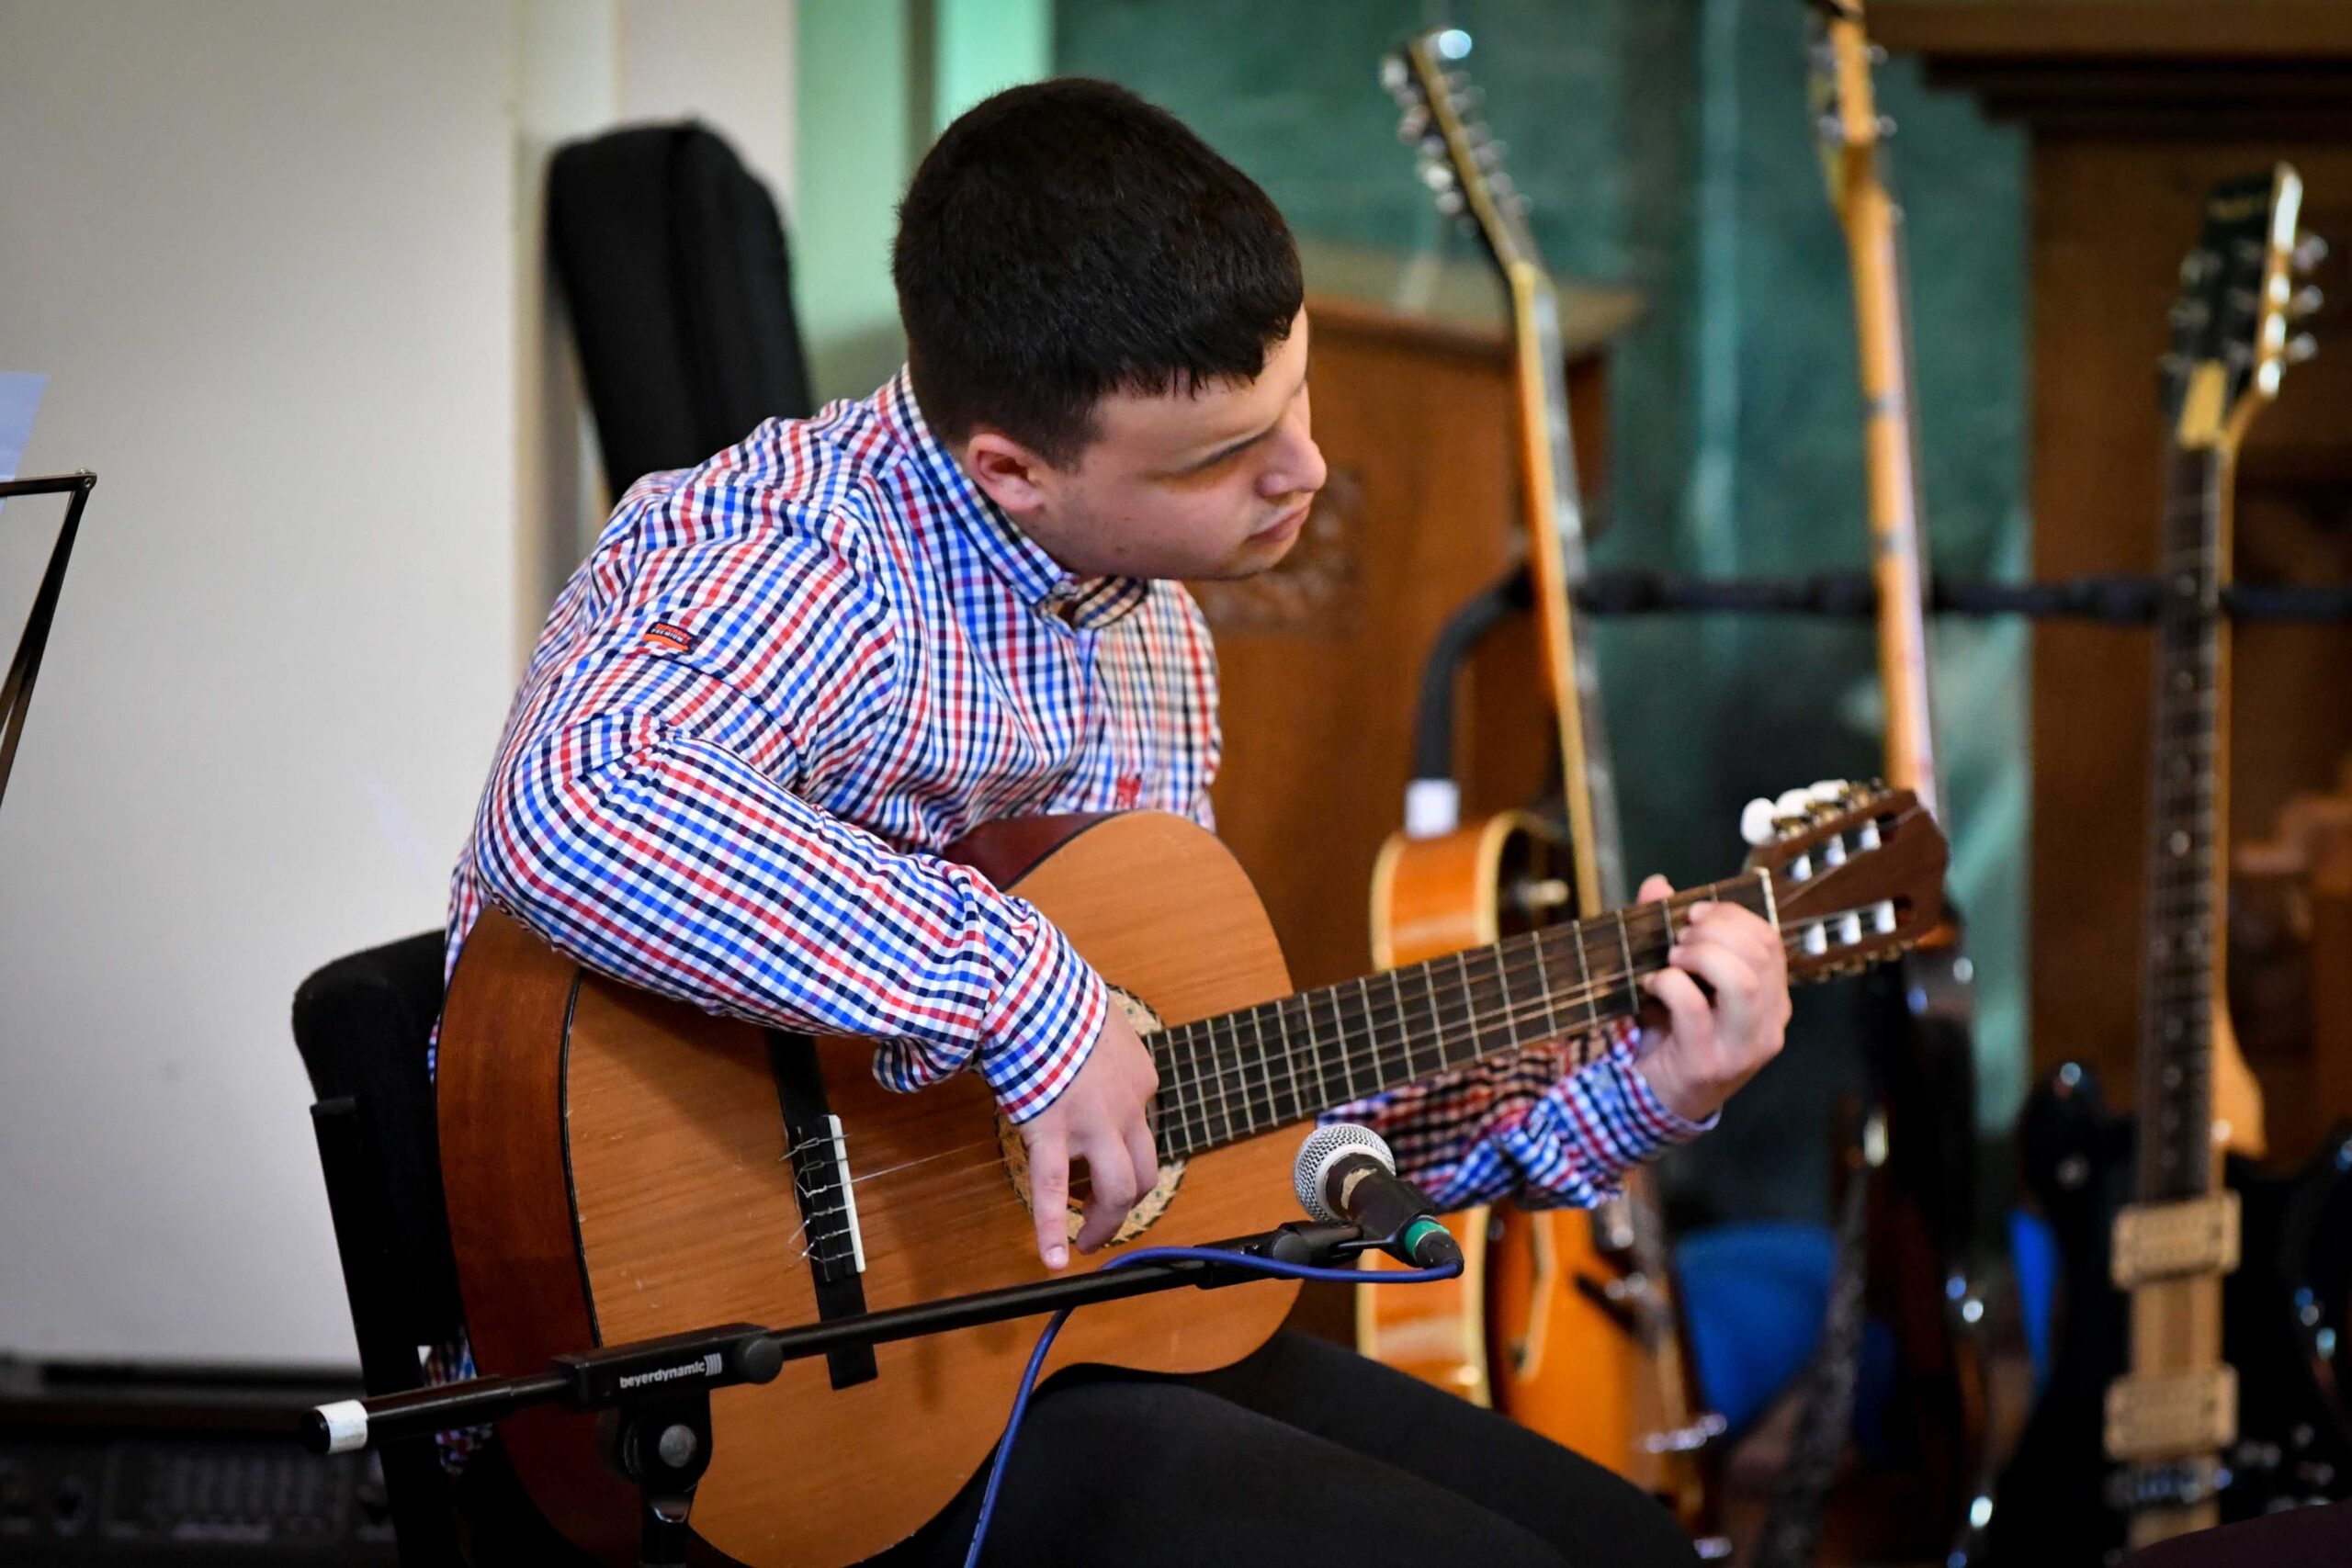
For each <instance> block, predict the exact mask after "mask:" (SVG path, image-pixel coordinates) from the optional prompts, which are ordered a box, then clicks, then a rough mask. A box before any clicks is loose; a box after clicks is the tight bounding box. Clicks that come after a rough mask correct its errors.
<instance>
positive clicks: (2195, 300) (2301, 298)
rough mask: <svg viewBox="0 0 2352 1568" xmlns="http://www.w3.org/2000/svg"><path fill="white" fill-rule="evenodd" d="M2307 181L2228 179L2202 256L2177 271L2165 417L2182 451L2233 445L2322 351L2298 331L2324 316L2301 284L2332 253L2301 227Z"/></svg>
mask: <svg viewBox="0 0 2352 1568" xmlns="http://www.w3.org/2000/svg"><path fill="white" fill-rule="evenodd" d="M2302 200H2303V182H2302V179H2301V176H2300V175H2297V174H2296V173H2295V170H2294V167H2293V165H2291V164H2278V166H2277V167H2275V168H2274V169H2272V170H2271V171H2270V173H2269V174H2267V175H2252V176H2249V177H2247V178H2244V179H2235V180H2229V181H2226V182H2224V183H2223V184H2222V185H2220V186H2215V187H2214V190H2213V193H2212V195H2211V196H2209V197H2206V199H2205V225H2204V231H2203V232H2202V233H2201V234H2200V235H2199V238H2198V242H2197V248H2196V249H2195V250H2193V251H2191V252H2189V254H2188V258H2187V259H2186V260H2184V261H2183V262H2182V263H2181V264H2180V296H2179V298H2178V299H2177V300H2175V301H2174V304H2173V308H2172V329H2173V330H2172V349H2171V352H2169V353H2168V354H2166V355H2165V357H2164V362H2163V365H2164V407H2165V419H2166V421H2167V422H2168V423H2170V424H2171V426H2172V431H2173V439H2174V441H2175V443H2176V444H2177V446H2181V447H2182V448H2184V449H2188V448H2195V447H2200V446H2225V445H2233V444H2234V443H2235V442H2236V441H2237V439H2238V438H2239V437H2240V436H2241V435H2242V434H2244V433H2245V425H2246V423H2247V422H2249V421H2250V420H2252V419H2253V417H2254V415H2255V413H2256V412H2257V411H2258V410H2259V409H2260V408H2261V407H2262V405H2263V404H2265V403H2267V402H2268V401H2269V400H2271V399H2272V398H2274V397H2276V396H2277V395H2278V383H2279V380H2280V378H2282V377H2283V376H2284V375H2285V374H2286V368H2287V367H2288V366H2290V365H2292V364H2296V363H2299V362H2300V361H2301V360H2305V359H2308V358H2310V357H2311V355H2312V353H2313V351H2314V350H2315V349H2316V347H2317V344H2315V343H2314V342H2313V341H2312V337H2311V335H2310V334H2309V333H2294V332H2293V330H2292V329H2293V328H2294V326H2295V324H2296V323H2298V322H2299V321H2301V320H2302V319H2303V318H2304V317H2307V316H2309V315H2310V314H2312V312H2313V311H2314V310H2318V309H2319V303H2320V300H2319V290H2318V289H2317V288H2312V287H2310V286H2308V285H2306V284H2303V283H2302V282H2301V279H2302V278H2303V277H2304V276H2307V275H2308V274H2309V273H2310V272H2311V271H2312V268H2313V267H2315V266H2317V265H2318V264H2319V262H2320V260H2321V259H2322V258H2323V257H2324V256H2325V255H2326V254H2327V247H2326V245H2325V244H2324V243H2323V242H2321V241H2320V240H2318V239H2317V238H2316V237H2313V236H2309V235H2304V234H2302V233H2301V232H2300V231H2298V230H2297V228H2296V222H2297V220H2298V218H2299V217H2300V215H2301V210H2302Z"/></svg>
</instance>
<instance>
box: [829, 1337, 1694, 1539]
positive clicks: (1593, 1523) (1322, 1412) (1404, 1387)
mask: <svg viewBox="0 0 2352 1568" xmlns="http://www.w3.org/2000/svg"><path fill="white" fill-rule="evenodd" d="M985 1481H986V1476H985V1474H983V1475H982V1476H981V1477H979V1478H977V1479H976V1480H975V1481H974V1482H973V1483H972V1484H971V1485H969V1486H967V1487H966V1488H965V1490H964V1492H963V1494H962V1495H960V1496H958V1497H957V1498H956V1501H955V1503H953V1504H952V1505H950V1506H948V1508H947V1509H946V1511H945V1512H944V1513H942V1514H941V1515H940V1516H939V1517H937V1518H935V1519H933V1521H932V1522H931V1523H930V1524H928V1525H926V1526H924V1527H923V1528H922V1529H921V1530H919V1531H917V1532H916V1533H915V1535H914V1537H913V1538H912V1539H910V1540H908V1541H906V1542H904V1543H903V1544H901V1545H900V1546H899V1547H896V1548H894V1549H893V1550H891V1551H887V1552H885V1553H883V1554H882V1555H881V1556H880V1557H877V1558H875V1559H873V1560H872V1562H870V1563H869V1564H868V1568H885V1565H888V1568H949V1565H952V1564H956V1563H960V1562H963V1560H964V1552H965V1550H966V1548H967V1546H968V1545H969V1543H970V1540H971V1535H972V1525H973V1522H974V1521H975V1519H977V1518H978V1514H979V1506H980V1490H981V1486H982V1484H983V1483H985ZM984 1561H985V1562H987V1563H989V1564H991V1565H998V1568H1016V1565H1017V1568H1054V1565H1056V1564H1064V1563H1067V1564H1072V1565H1076V1564H1081V1563H1083V1564H1096V1563H1113V1562H1115V1563H1119V1564H1121V1565H1122V1568H1151V1565H1153V1564H1158V1563H1168V1564H1196V1563H1207V1562H1214V1563H1217V1564H1219V1565H1220V1568H1223V1565H1225V1564H1250V1563H1268V1564H1283V1565H1284V1568H1289V1565H1292V1564H1297V1563H1313V1562H1345V1563H1347V1564H1349V1568H1383V1565H1385V1564H1392V1563H1393V1564H1396V1565H1397V1568H1408V1565H1410V1568H1442V1565H1444V1564H1449V1563H1461V1564H1465V1565H1467V1564H1476V1565H1478V1568H1521V1565H1522V1564H1524V1565H1525V1568H1562V1565H1563V1564H1569V1565H1575V1568H1585V1565H1598V1564H1604V1563H1605V1564H1609V1565H1611V1568H1648V1565H1650V1564H1667V1563H1674V1564H1685V1565H1687V1564H1689V1563H1691V1562H1696V1561H1697V1554H1696V1553H1695V1552H1694V1551H1692V1550H1691V1543H1690V1541H1689V1540H1688V1539H1687V1538H1686V1537H1685V1536H1684V1535H1683V1534H1682V1532H1681V1530H1680V1529H1679V1528H1678V1527H1677V1526H1676V1524H1675V1522H1674V1519H1673V1517H1672V1516H1670V1515H1669V1514H1668V1512H1667V1511H1666V1509H1665V1508H1663V1507H1662V1506H1659V1505H1658V1504H1657V1502H1656V1501H1655V1500H1654V1499H1652V1498H1650V1497H1649V1496H1647V1495H1645V1494H1643V1493H1641V1492H1639V1491H1637V1490H1635V1489H1634V1486H1632V1485H1631V1484H1630V1483H1627V1482H1625V1481H1624V1480H1623V1479H1621V1478H1620V1477H1618V1476H1616V1475H1613V1474H1611V1473H1610V1472H1608V1471H1605V1470H1603V1469H1601V1468H1600V1466H1599V1465H1597V1464H1594V1463H1592V1462H1590V1461H1588V1460H1584V1459H1580V1458H1578V1457H1577V1455H1575V1454H1573V1453H1570V1452H1569V1451H1568V1450H1566V1449H1564V1448H1561V1447H1560V1446H1559V1445H1558V1444H1556V1443H1554V1442H1552V1441H1550V1440H1549V1439H1547V1438H1540V1437H1537V1436H1536V1435H1535V1434H1534V1433H1532V1432H1530V1431H1528V1430H1527V1429H1526V1428H1524V1427H1517V1426H1514V1425H1512V1424H1511V1423H1510V1421H1507V1420H1505V1419H1504V1418H1503V1417H1501V1416H1497V1415H1495V1414H1493V1413H1492V1412H1491V1411H1486V1410H1480V1409H1478V1408H1477V1407H1476V1406H1475V1405H1472V1404H1467V1403H1465V1402H1464V1401H1463V1400H1460V1399H1457V1398H1455V1397H1454V1396H1453V1395H1452V1394H1450V1393H1443V1392H1442V1391H1440V1390H1438V1389H1435V1388H1432V1387H1430V1385H1429V1384H1427V1383H1424V1382H1419V1381H1417V1380H1415V1379H1413V1378H1409V1377H1407V1376H1406V1375H1404V1374H1403V1373H1402V1372H1398V1371H1394V1370H1392V1369H1390V1368H1388V1367H1385V1366H1382V1365H1380V1364H1378V1363H1377V1362H1374V1361H1369V1360H1366V1359H1364V1358H1363V1357H1361V1356H1358V1355H1356V1354H1354V1353H1353V1352H1351V1351H1348V1350H1343V1349H1341V1348H1339V1347H1337V1346H1335V1345H1331V1344H1329V1343H1327V1342H1325V1341H1323V1340H1320V1339H1316V1338H1313V1337H1309V1336H1306V1335H1303V1334H1294V1333H1289V1332H1283V1333H1281V1334H1278V1335H1276V1336H1275V1337H1273V1339H1272V1341H1271V1342H1269V1343H1268V1344H1267V1345H1266V1347H1265V1348H1263V1349H1261V1350H1260V1351H1258V1352H1257V1354H1255V1355H1253V1356H1251V1357H1250V1358H1249V1359H1246V1360H1243V1361H1241V1362H1238V1364H1236V1365H1234V1366H1231V1367H1227V1368H1226V1369H1224V1370H1223V1371H1215V1372H1206V1373H1202V1374H1199V1375H1196V1376H1191V1377H1153V1376H1147V1375H1141V1374H1135V1373H1125V1372H1114V1371H1104V1370H1099V1369H1090V1368H1078V1369H1073V1370H1071V1371H1069V1372H1066V1373H1063V1374H1061V1375H1060V1376H1058V1377H1057V1378H1055V1379H1053V1380H1052V1381H1051V1382H1048V1383H1047V1384H1046V1386H1045V1388H1044V1389H1042V1390H1040V1391H1039V1393H1038V1394H1037V1397H1036V1398H1035V1400H1033V1401H1032V1402H1031V1404H1030V1406H1029V1414H1028V1416H1026V1417H1025V1418H1024V1419H1023V1422H1022V1427H1021V1432H1020V1435H1019V1437H1018V1438H1016V1439H1015V1441H1014V1444H1013V1451H1012V1465H1011V1467H1010V1468H1009V1469H1008V1470H1007V1471H1006V1472H1005V1478H1004V1487H1003V1490H1002V1492H1001V1494H1000V1495H999V1496H998V1498H997V1506H996V1519H995V1522H994V1523H993V1524H991V1525H990V1526H989V1542H988V1551H987V1554H986V1556H985V1559H984Z"/></svg>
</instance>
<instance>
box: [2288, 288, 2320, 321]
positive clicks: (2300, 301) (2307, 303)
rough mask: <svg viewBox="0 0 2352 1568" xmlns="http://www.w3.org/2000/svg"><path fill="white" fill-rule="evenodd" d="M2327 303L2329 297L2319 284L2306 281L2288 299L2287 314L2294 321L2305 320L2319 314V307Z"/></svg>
mask: <svg viewBox="0 0 2352 1568" xmlns="http://www.w3.org/2000/svg"><path fill="white" fill-rule="evenodd" d="M2325 303H2327V297H2326V296H2325V295H2324V294H2322V293H2321V292H2320V291H2319V285H2317V284H2316V283H2306V284H2304V285H2303V286H2302V287H2301V288H2298V289H2296V290H2295V292H2294V294H2293V295H2292V296H2291V297H2290V299H2288V301H2287V315H2288V317H2289V319H2290V320H2293V321H2304V320H2307V319H2309V318H2310V317H2312V316H2316V315H2318V314H2319V308H2320V307H2321V306H2322V305H2324V304H2325Z"/></svg>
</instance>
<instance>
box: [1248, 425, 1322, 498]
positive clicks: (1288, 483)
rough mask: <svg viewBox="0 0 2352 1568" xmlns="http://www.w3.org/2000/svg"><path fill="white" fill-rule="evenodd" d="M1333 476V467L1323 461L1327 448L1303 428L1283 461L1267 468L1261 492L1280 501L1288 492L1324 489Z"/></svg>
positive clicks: (1308, 491) (1290, 493)
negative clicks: (1318, 444) (1324, 450)
mask: <svg viewBox="0 0 2352 1568" xmlns="http://www.w3.org/2000/svg"><path fill="white" fill-rule="evenodd" d="M1330 477H1331V470H1330V468H1329V465H1327V464H1326V463H1325V462H1324V461H1323V449H1322V448H1321V447H1319V446H1316V445H1315V438H1314V437H1313V436H1311V435H1309V434H1306V432H1305V431H1303V430H1302V431H1300V432H1299V433H1298V434H1297V435H1296V436H1295V437H1294V438H1293V440H1292V442H1291V444H1290V446H1289V448H1288V449H1287V450H1286V451H1285V452H1284V453H1283V460H1282V461H1280V462H1278V463H1275V464H1273V465H1272V466H1271V467H1269V468H1267V470H1266V475H1265V479H1264V480H1263V482H1262V483H1261V486H1260V493H1261V494H1262V495H1263V496H1264V497H1265V498H1266V499H1267V500H1269V501H1279V500H1281V499H1282V498H1283V496H1286V495H1301V494H1312V493H1313V492H1315V491H1318V490H1321V489H1322V488H1323V481H1324V480H1325V479H1329V478H1330Z"/></svg>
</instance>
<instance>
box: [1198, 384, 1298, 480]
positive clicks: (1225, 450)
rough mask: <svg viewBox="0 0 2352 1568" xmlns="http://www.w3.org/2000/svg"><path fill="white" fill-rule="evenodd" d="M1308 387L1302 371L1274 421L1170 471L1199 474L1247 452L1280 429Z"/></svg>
mask: <svg viewBox="0 0 2352 1568" xmlns="http://www.w3.org/2000/svg"><path fill="white" fill-rule="evenodd" d="M1305 389H1306V375H1305V374H1304V373H1302V374H1301V375H1300V376H1299V378H1298V389H1297V390H1294V391H1293V392H1292V393H1291V395H1290V398H1287V399H1284V400H1283V412H1281V413H1278V414H1276V415H1275V416H1274V422H1273V423H1272V424H1270V425H1268V426H1266V428H1265V429H1263V430H1261V431H1259V432H1257V433H1256V434H1250V435H1245V436H1242V437H1241V438H1240V439H1239V440H1238V441H1228V442H1227V443H1226V444H1225V445H1224V446H1220V447H1218V448H1217V449H1216V451H1214V452H1212V453H1210V454H1209V455H1208V456H1207V457H1202V458H1198V459H1196V460H1195V461H1193V462H1190V463H1187V464H1185V465H1184V466H1183V467H1182V468H1174V469H1171V470H1170V472H1171V473H1173V474H1175V475H1176V476H1177V477H1179V478H1182V476H1184V475H1187V474H1197V473H1199V472H1200V471H1201V470H1202V469H1204V468H1215V467H1216V466H1217V465H1218V464H1219V463H1222V462H1224V461H1225V460H1226V459H1227V457H1232V456H1233V455H1234V454H1235V453H1237V452H1247V451H1248V450H1249V449H1250V447H1252V446H1256V445H1258V443H1259V442H1261V441H1263V440H1264V439H1265V438H1266V437H1267V436H1269V435H1272V434H1273V433H1274V432H1275V431H1277V430H1280V429H1281V428H1282V427H1283V420H1284V419H1286V418H1288V417H1289V415H1290V404H1291V401H1292V400H1295V399H1296V398H1297V396H1298V393H1299V392H1300V391H1304V390H1305Z"/></svg>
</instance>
